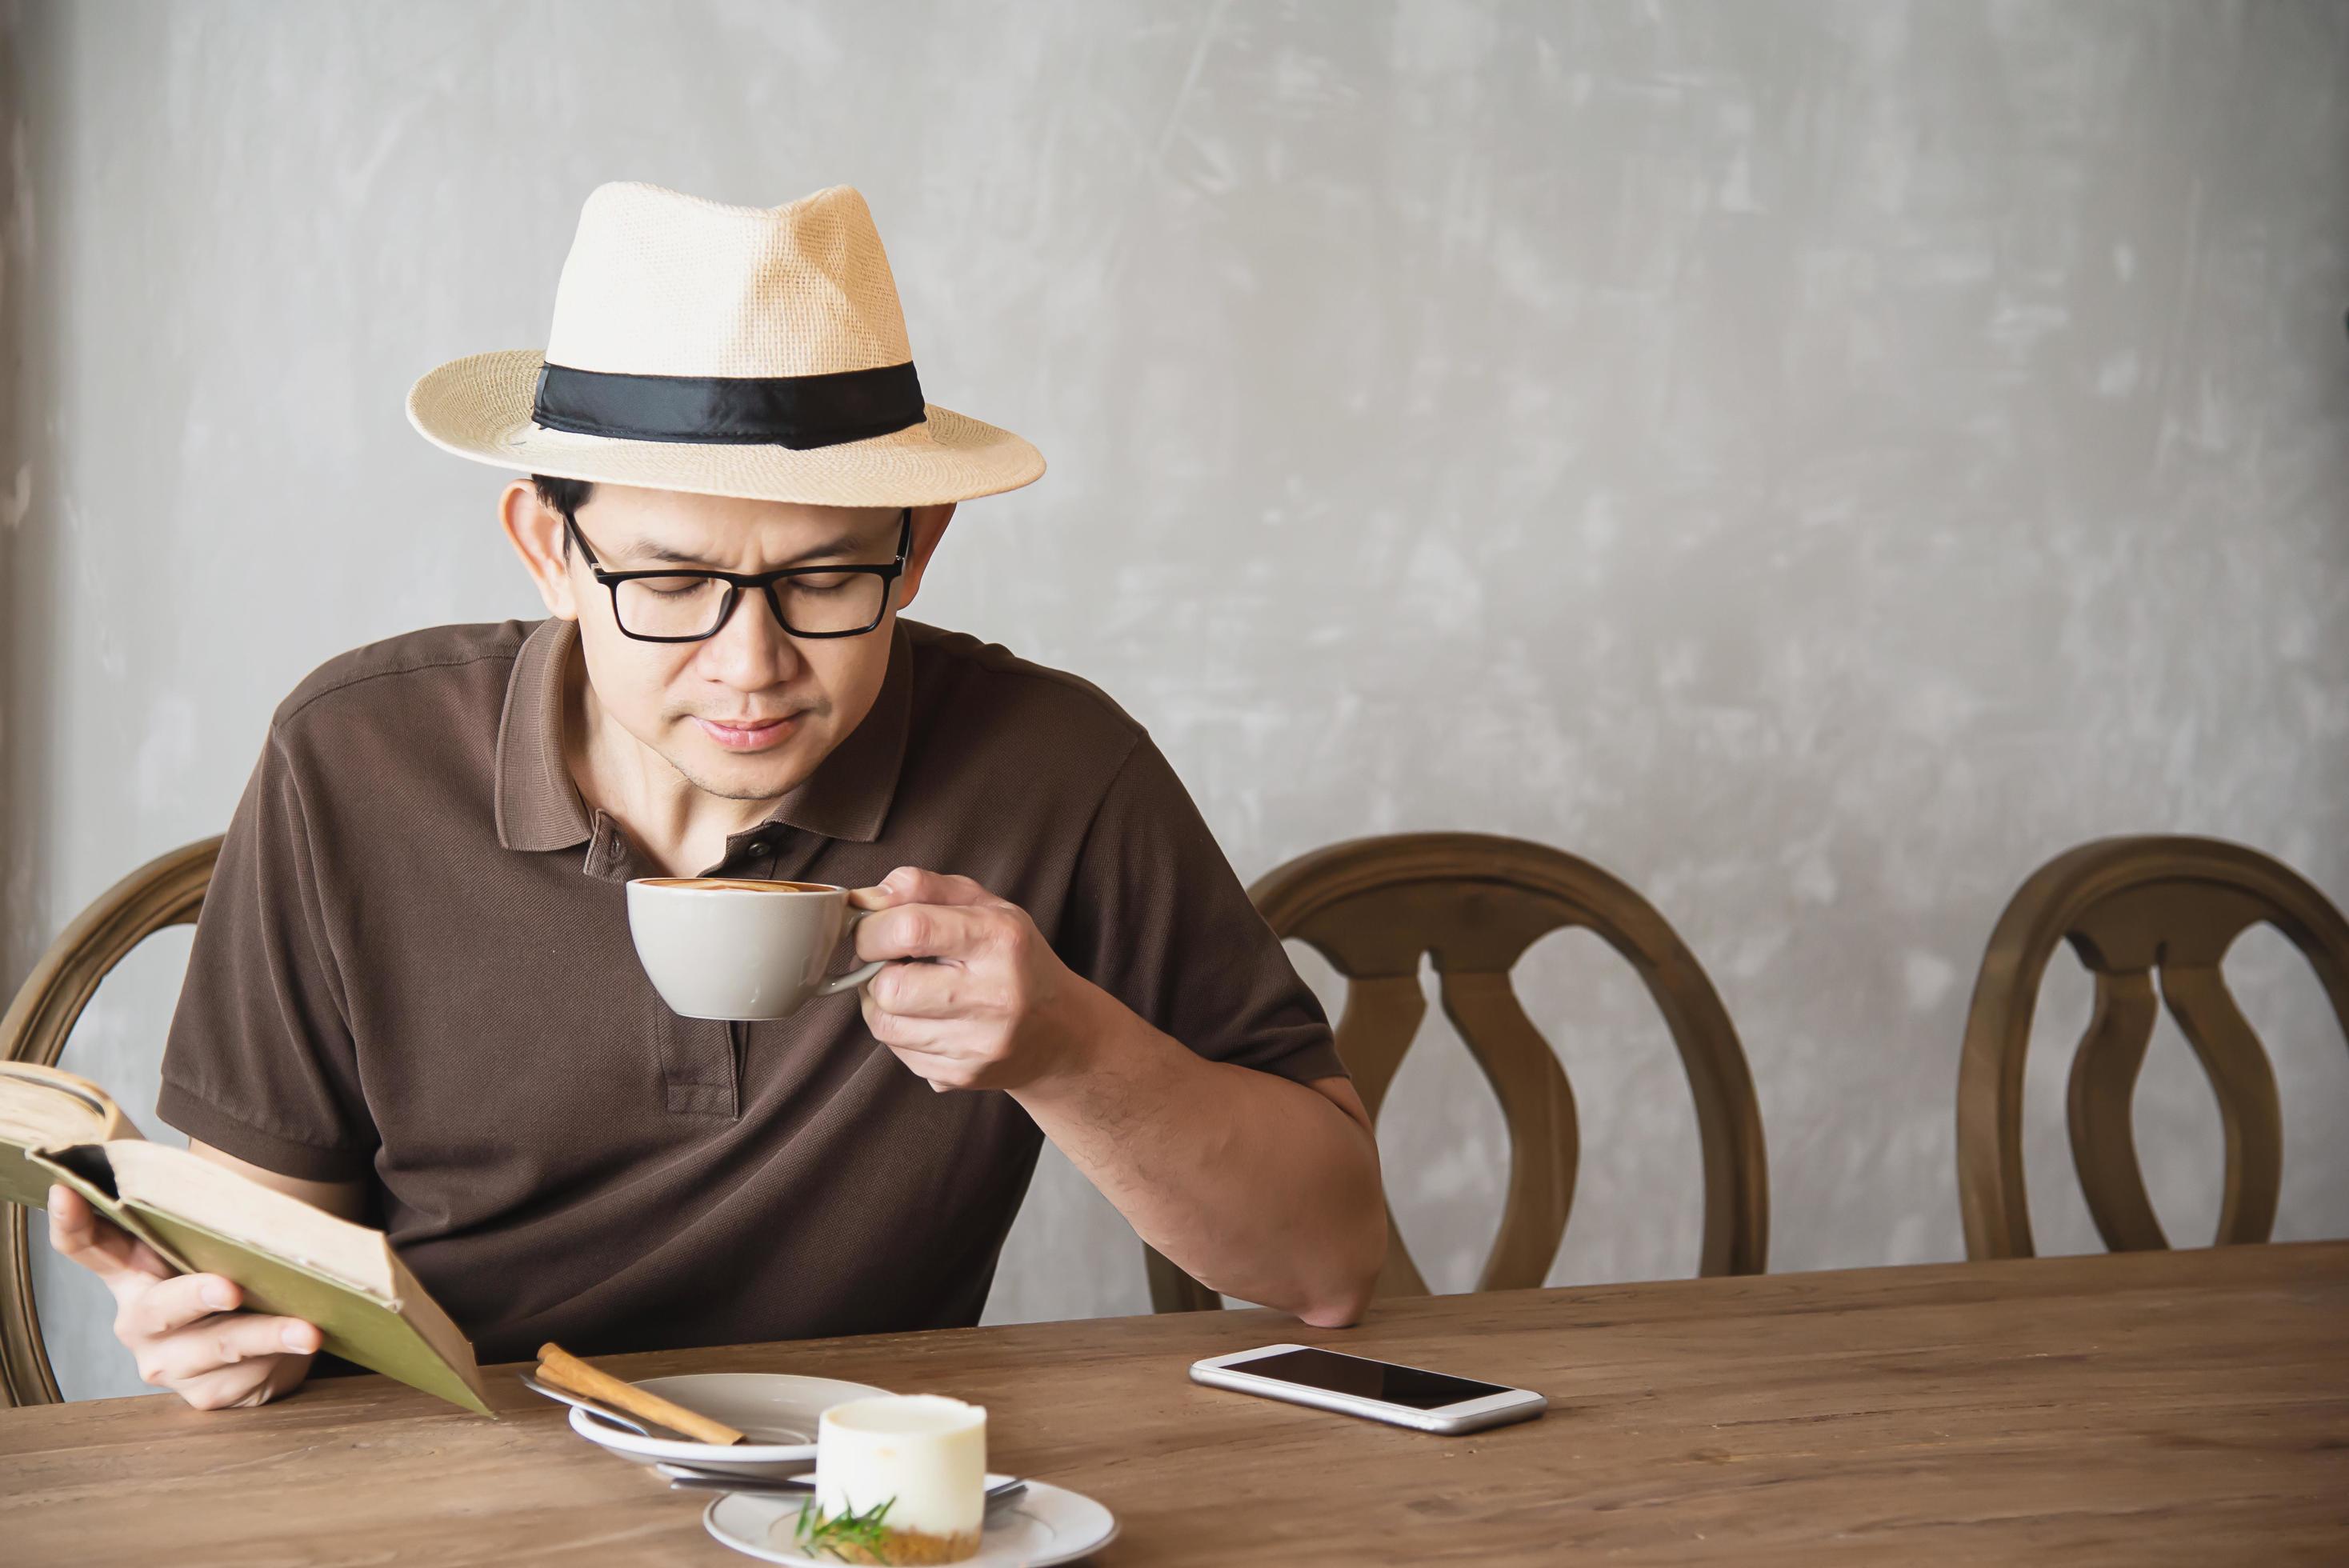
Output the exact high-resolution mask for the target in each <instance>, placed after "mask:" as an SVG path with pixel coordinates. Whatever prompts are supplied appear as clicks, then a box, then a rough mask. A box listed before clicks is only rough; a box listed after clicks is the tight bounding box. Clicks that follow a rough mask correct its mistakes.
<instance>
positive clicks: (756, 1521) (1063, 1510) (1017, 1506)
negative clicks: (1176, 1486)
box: [701, 1476, 1117, 1568]
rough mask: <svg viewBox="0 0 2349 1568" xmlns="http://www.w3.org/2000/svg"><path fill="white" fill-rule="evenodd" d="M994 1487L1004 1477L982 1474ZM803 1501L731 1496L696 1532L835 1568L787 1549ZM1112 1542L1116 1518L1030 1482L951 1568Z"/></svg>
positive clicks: (1001, 1563) (750, 1550)
mask: <svg viewBox="0 0 2349 1568" xmlns="http://www.w3.org/2000/svg"><path fill="white" fill-rule="evenodd" d="M987 1479H988V1481H989V1482H990V1483H992V1482H994V1481H997V1480H1001V1479H1002V1478H1001V1477H999V1476H988V1478H987ZM809 1501H812V1500H809V1499H803V1498H796V1497H776V1496H774V1495H772V1494H764V1495H762V1494H761V1493H758V1492H750V1491H730V1492H728V1493H727V1494H726V1495H725V1496H724V1497H721V1498H719V1499H718V1500H716V1501H713V1502H712V1503H710V1505H709V1507H708V1508H707V1509H704V1510H703V1511H702V1514H701V1527H702V1528H703V1529H704V1530H707V1531H709V1533H710V1534H711V1536H713V1537H714V1538H716V1539H717V1540H718V1541H719V1542H722V1543H724V1544H725V1545H728V1546H731V1547H732V1548H733V1549H734V1550H735V1551H737V1552H740V1553H743V1554H744V1555H745V1556H750V1557H756V1558H758V1559H759V1560H760V1561H761V1562H762V1563H790V1564H792V1568H839V1563H837V1561H836V1560H834V1559H833V1558H830V1557H803V1556H802V1555H801V1554H800V1553H797V1552H794V1551H792V1527H793V1526H794V1525H796V1524H797V1523H798V1522H799V1517H800V1510H801V1509H802V1508H804V1507H806V1506H807V1504H808V1502H809ZM1116 1539H1117V1516H1116V1515H1115V1514H1113V1513H1112V1512H1110V1511H1109V1510H1108V1509H1106V1508H1103V1507H1102V1505H1101V1504H1100V1503H1098V1502H1095V1501H1093V1500H1092V1498H1089V1497H1087V1496H1085V1495H1084V1494H1083V1493H1082V1492H1076V1491H1069V1490H1068V1489H1067V1488H1065V1487H1058V1486H1048V1485H1046V1484H1045V1483H1044V1482H1042V1481H1040V1480H1031V1481H1030V1482H1029V1483H1028V1490H1027V1491H1025V1492H1024V1493H1022V1494H1021V1495H1020V1497H1019V1500H1018V1501H1014V1502H1007V1503H1005V1504H1004V1505H1003V1506H1002V1507H1000V1508H998V1509H995V1510H993V1511H990V1512H989V1513H988V1516H987V1532H986V1534H984V1535H983V1536H981V1537H980V1539H979V1544H978V1556H976V1557H966V1558H964V1559H963V1560H962V1561H961V1562H960V1563H956V1564H955V1568H1014V1565H1015V1564H1025V1565H1026V1568H1049V1564H1051V1563H1068V1562H1071V1561H1073V1560H1075V1559H1077V1558H1079V1557H1082V1556H1083V1555H1084V1554H1085V1553H1088V1552H1098V1551H1100V1550H1101V1549H1102V1547H1104V1546H1106V1545H1108V1544H1109V1543H1110V1542H1112V1541H1114V1540H1116Z"/></svg>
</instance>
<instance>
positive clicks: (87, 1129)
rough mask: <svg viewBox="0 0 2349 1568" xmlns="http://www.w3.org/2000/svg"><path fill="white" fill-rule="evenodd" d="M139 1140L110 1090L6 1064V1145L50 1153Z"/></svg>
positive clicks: (2, 1067) (2, 1133)
mask: <svg viewBox="0 0 2349 1568" xmlns="http://www.w3.org/2000/svg"><path fill="white" fill-rule="evenodd" d="M138 1136H139V1130H138V1129H137V1128H135V1127H132V1126H131V1125H130V1123H129V1119H128V1118H126V1117H125V1116H123V1114H122V1113H121V1111H120V1110H119V1109H116V1107H115V1104H114V1101H112V1100H111V1099H108V1098H107V1095H106V1091H105V1090H104V1089H102V1088H98V1086H97V1085H96V1084H94V1083H91V1082H90V1081H89V1080H88V1079H87V1078H76V1077H75V1076H74V1075H73V1074H71V1073H68V1072H60V1071H58V1070H57V1068H44V1067H36V1066H35V1065H34V1064H33V1063H31V1062H0V1142H5V1143H14V1144H16V1145H18V1146H19V1147H21V1148H25V1149H47V1148H52V1147H54V1146H56V1145H57V1144H61V1143H102V1142H104V1141H106V1140H108V1139H109V1138H136V1137H138Z"/></svg>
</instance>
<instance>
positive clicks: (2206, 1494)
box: [0, 1243, 2349, 1568]
mask: <svg viewBox="0 0 2349 1568" xmlns="http://www.w3.org/2000/svg"><path fill="white" fill-rule="evenodd" d="M1283 1339H1295V1340H1302V1341H1309V1342H1313V1343H1322V1344H1329V1345H1331V1346H1337V1347H1339V1348H1342V1349H1346V1350H1352V1351H1359V1352H1363V1353H1366V1354H1371V1355H1377V1356H1383V1357H1389V1358H1392V1359H1396V1360H1402V1361H1408V1362H1415V1363H1420V1364H1423V1365H1427V1366H1433V1367H1441V1368H1444V1369H1447V1370H1452V1371H1457V1372H1463V1373H1467V1374H1471V1375H1480V1376H1484V1377H1493V1378H1498V1379H1506V1380H1511V1381H1516V1382H1521V1383H1524V1384H1526V1385H1529V1386H1531V1387H1536V1388H1538V1389H1540V1390H1542V1391H1543V1392H1545V1393H1547V1395H1548V1396H1549V1397H1550V1401H1551V1408H1550V1412H1549V1414H1548V1416H1547V1418H1544V1419H1542V1420H1540V1421H1537V1422H1534V1423H1532V1424H1531V1425H1527V1426H1519V1427H1510V1428H1504V1429H1495V1430H1493V1431H1489V1432H1483V1433H1478V1434H1475V1435H1474V1436H1471V1437H1466V1438H1451V1439H1447V1438H1437V1437H1429V1436H1425V1435H1421V1434H1414V1433H1410V1432H1405V1431H1402V1430H1399V1429H1394V1428H1390V1427H1384V1426H1378V1425H1374V1424H1372V1423H1370V1422H1367V1421H1355V1420H1349V1419H1347V1418H1342V1417H1337V1416H1328V1415H1322V1414H1319V1413H1317V1412H1314V1411H1309V1410H1305V1409H1300V1408H1294V1407H1290V1406H1285V1405H1278V1404H1274V1403H1271V1402H1269V1401H1267V1400H1262V1399H1256V1398H1248V1397H1247V1396H1245V1395H1238V1394H1231V1393H1226V1392H1222V1391H1219V1390H1216V1389H1209V1388H1202V1387H1197V1386H1195V1385H1194V1384H1192V1383H1190V1382H1189V1381H1187V1380H1186V1378H1185V1367H1187V1366H1188V1365H1189V1363H1190V1362H1191V1361H1192V1360H1194V1359H1195V1358H1196V1357H1201V1356H1206V1355H1213V1354H1216V1353H1219V1352H1223V1351H1228V1350H1235V1349H1241V1348H1245V1347H1247V1346H1252V1345H1258V1344H1266V1343H1271V1342H1275V1341H1278V1340H1283ZM609 1365H611V1366H612V1367H614V1368H615V1369H616V1370H618V1371H620V1372H622V1373H624V1374H626V1375H627V1376H631V1377H649V1376H652V1375H654V1374H657V1373H662V1372H675V1371H690V1370H709V1369H714V1368H740V1369H745V1370H757V1371H773V1372H804V1373H813V1374H821V1375H823V1376H826V1377H848V1378H854V1379H857V1380H860V1381H864V1382H870V1383H876V1384H879V1385H881V1386H883V1387H894V1388H897V1389H900V1390H905V1391H909V1392H910V1391H916V1390H936V1391H941V1392H946V1393H952V1394H957V1395H961V1396H963V1397H965V1398H970V1399H975V1400H978V1402H980V1403H982V1404H984V1405H986V1406H987V1407H988V1408H989V1410H990V1411H991V1412H992V1415H991V1418H990V1423H991V1430H992V1436H993V1441H994V1449H993V1454H992V1460H993V1463H994V1465H995V1467H996V1468H998V1469H1001V1470H1011V1471H1017V1472H1019V1473H1021V1474H1028V1475H1035V1476H1040V1477H1043V1478H1047V1479H1050V1480H1054V1481H1058V1482H1061V1483H1062V1484H1064V1485H1068V1486H1072V1487H1074V1488H1076V1489H1077V1490H1079V1491H1084V1492H1087V1493H1090V1494H1092V1496H1094V1497H1096V1498H1099V1499H1100V1500H1101V1501H1103V1502H1105V1503H1107V1504H1108V1505H1109V1506H1110V1507H1111V1508H1112V1509H1113V1510H1115V1511H1116V1512H1117V1513H1118V1515H1119V1517H1120V1519H1121V1520H1122V1522H1123V1527H1124V1533H1123V1536H1122V1537H1121V1538H1120V1540H1119V1541H1118V1542H1116V1543H1115V1544H1114V1545H1112V1547H1111V1548H1109V1549H1108V1550H1107V1551H1106V1552H1104V1553H1102V1555H1101V1558H1100V1561H1101V1562H1102V1563H1105V1564H1110V1565H1112V1568H1116V1565H1124V1564H1139V1563H1268V1562H1280V1563H1364V1562H1393V1561H1401V1560H1409V1561H1413V1562H1429V1561H1440V1560H1453V1561H1473V1562H1479V1563H1483V1562H1496V1561H1533V1560H1541V1561H1547V1562H1558V1561H1573V1560H1578V1559H1589V1560H1594V1561H1595V1560H1599V1559H1602V1558H1604V1559H1607V1560H1610V1561H1645V1562H1678V1561H1689V1560H1702V1559H1712V1560H1716V1561H1723V1562H1736V1563H1757V1562H1760V1563H1778V1562H1785V1563H1795V1562H1801V1563H1814V1562H1819V1561H1825V1560H1840V1561H1849V1562H1867V1563H1884V1562H1919V1561H1925V1560H1931V1559H1941V1560H1948V1559H1957V1558H1964V1559H1971V1560H1973V1561H1978V1562H1987V1563H2013V1562H2023V1561H2034V1562H2035V1561H2046V1560H2050V1559H2063V1560H2071V1561H2109V1562H2128V1563H2143V1562H2147V1561H2152V1560H2173V1561H2191V1562H2197V1563H2229V1562H2235V1563H2248V1562H2258V1563H2276V1562H2285V1561H2293V1560H2304V1561H2312V1562H2313V1561H2329V1562H2333V1563H2341V1562H2344V1561H2349V1243H2310V1244H2302V1245H2292V1246H2260V1247H2240V1248H2233V1249H2229V1250H2226V1251H2221V1252H2209V1251H2199V1252H2181V1253H2134V1254H2127V1255H2121V1256H2098V1257H2084V1258H2062V1259H2048V1260H2044V1261H2035V1262H2023V1263H2004V1264H1951V1265H1946V1266H1940V1265H1937V1266H1932V1267H1925V1268H1899V1269H1870V1270H1864V1271H1857V1272H1851V1273H1842V1274H1774V1275H1770V1276H1768V1277H1765V1278H1760V1279H1713V1280H1688V1281H1674V1282H1670V1283H1664V1284H1639V1285H1617V1286H1609V1287H1603V1288H1594V1289H1581V1290H1551V1291H1520V1292H1510V1293H1502V1294H1495V1295H1482V1296H1449V1297H1440V1298H1436V1299H1433V1300H1421V1301H1405V1302H1395V1303H1391V1304H1385V1305H1381V1307H1380V1308H1379V1309H1378V1311H1377V1313H1376V1315H1374V1317H1373V1319H1372V1321H1371V1323H1369V1324H1368V1325H1366V1326H1363V1327H1361V1328H1358V1329H1353V1330H1348V1331H1338V1332H1324V1331H1318V1330H1314V1329H1308V1328H1302V1327H1300V1326H1298V1325H1297V1324H1295V1323H1293V1322H1289V1321H1288V1320H1286V1319H1283V1318H1281V1317H1279V1316H1278V1315H1274V1314H1271V1313H1262V1312H1249V1313H1199V1314H1190V1315H1181V1316H1171V1317H1155V1318H1149V1317H1141V1318H1121V1319H1110V1320H1102V1321H1096V1322H1090V1323H1066V1324H1049V1325H1047V1324H1038V1325H1029V1326H1019V1327H1011V1328H987V1329H963V1330H950V1331H946V1332H940V1333H933V1334H914V1335H897V1336H875V1337H871V1338H864V1339H840V1340H828V1341H818V1342H810V1343H802V1344H792V1345H769V1346H753V1347H750V1348H743V1349H732V1350H698V1351H686V1352H673V1353H664V1354H657V1355H648V1356H640V1357H618V1358H615V1359H614V1360H613V1361H612V1362H610V1363H609ZM489 1381H490V1384H491V1387H492V1390H493V1394H494V1399H495V1403H496V1405H497V1407H498V1408H499V1410H500V1411H501V1413H502V1414H503V1415H504V1416H505V1417H506V1418H505V1419H503V1420H500V1421H495V1422H492V1421H487V1420H483V1419H481V1418H479V1417H475V1416H468V1415H465V1414H463V1413H461V1412H460V1411H457V1410H455V1409H453V1408H450V1407H448V1406H445V1405H441V1404H440V1403H439V1402H437V1401H435V1400H433V1399H430V1398H427V1397H425V1396H423V1395H420V1394H417V1393H415V1392H413V1391H411V1390H409V1389H407V1388H404V1387H400V1386H398V1385H397V1384H394V1383H389V1382H387V1381H386V1380H384V1379H382V1378H378V1377H355V1378H346V1379H334V1380H328V1381H325V1382H322V1383H321V1384H320V1385H318V1386H317V1387H314V1388H311V1389H309V1390H307V1391H305V1392H304V1393H303V1394H302V1395H300V1396H299V1397H298V1398H294V1399H292V1400H289V1401H287V1402H285V1403H284V1404H280V1405H274V1406H271V1407H268V1408H263V1409H258V1410H239V1411H230V1412H224V1413H220V1414H210V1415H208V1414H203V1413H200V1412H197V1411H193V1410H190V1409H187V1408H184V1407H183V1406H181V1404H180V1403H179V1401H178V1399H177V1398H175V1397H173V1396H170V1395H155V1396H151V1397H148V1398H132V1399H104V1400H94V1401H90V1402H88V1403H84V1404H76V1405H64V1406H51V1407H47V1408H35V1409H28V1410H16V1411H5V1412H0V1562H5V1563H7V1564H8V1565H9V1568H34V1565H36V1564H42V1565H46V1564H51V1563H108V1564H114V1563H131V1562H168V1563H173V1564H198V1563H238V1564H244V1565H252V1568H257V1565H264V1564H276V1563H285V1564H307V1563H342V1562H362V1561H364V1562H367V1563H393V1562H398V1563H436V1564H448V1563H517V1562H532V1563H534V1562H554V1561H557V1560H560V1561H563V1562H565V1563H708V1564H712V1565H722V1564H723V1563H730V1562H734V1563H740V1562H748V1561H749V1559H746V1558H740V1557H736V1556H733V1555H732V1554H731V1553H728V1552H726V1551H725V1550H724V1549H723V1548H721V1547H719V1545H717V1544H716V1543H715V1542H711V1541H709V1540H708V1539H707V1538H706V1537H705V1536H704V1535H703V1534H702V1532H701V1527H700V1519H699V1515H700V1511H701V1508H702V1505H703V1502H704V1501H706V1500H705V1499H701V1498H692V1497H688V1496H686V1495H684V1494H681V1493H679V1494H672V1493H670V1492H668V1491H666V1490H665V1489H664V1488H663V1486H662V1485H661V1483H660V1482H659V1481H658V1480H657V1479H656V1478H655V1477H653V1475H652V1474H651V1472H650V1471H647V1470H637V1469H634V1468H630V1467H627V1466H625V1465H623V1464H622V1463H620V1462H618V1461H616V1460H613V1459H612V1458H610V1457H609V1456H607V1455H605V1454H604V1453H602V1452H599V1451H597V1450H596V1449H592V1448H590V1447H589V1446H588V1445H587V1444H585V1443H584V1442H581V1441H580V1440H579V1439H577V1438H575V1437H574V1436H572V1435H571V1433H570V1432H569V1431H568V1430H567V1429H565V1428H564V1425H563V1418H562V1414H561V1412H559V1411H558V1410H556V1409H555V1408H553V1407H552V1406H549V1405H546V1404H544V1403H543V1402H542V1401H540V1400H538V1399H537V1398H533V1396H531V1395H530V1394H528V1393H526V1392H525V1391H523V1389H522V1388H521V1387H519V1386H517V1385H516V1384H515V1383H514V1381H513V1378H512V1374H511V1373H510V1372H508V1371H505V1370H502V1369H501V1370H497V1371H493V1372H492V1374H491V1375H490V1378H489Z"/></svg>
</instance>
